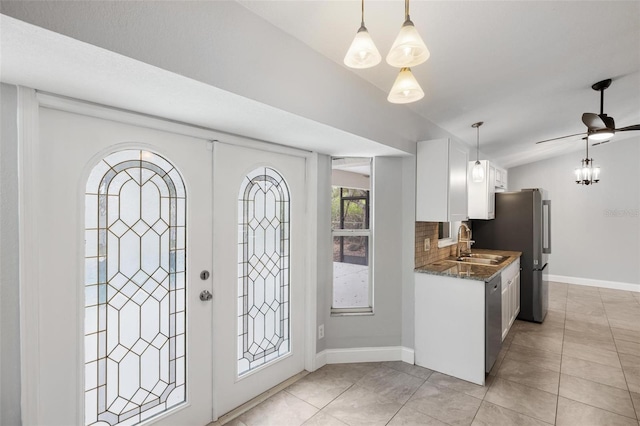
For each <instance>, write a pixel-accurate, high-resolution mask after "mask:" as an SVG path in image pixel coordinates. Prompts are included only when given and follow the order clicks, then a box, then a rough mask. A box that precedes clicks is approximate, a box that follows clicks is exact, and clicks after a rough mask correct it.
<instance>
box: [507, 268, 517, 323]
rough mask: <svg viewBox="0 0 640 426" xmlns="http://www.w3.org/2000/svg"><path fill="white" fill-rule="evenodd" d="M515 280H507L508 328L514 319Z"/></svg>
mask: <svg viewBox="0 0 640 426" xmlns="http://www.w3.org/2000/svg"><path fill="white" fill-rule="evenodd" d="M514 283H515V278H512V279H511V280H509V308H510V309H511V312H510V314H509V327H511V325H512V324H513V321H515V319H516V289H515V284H514Z"/></svg>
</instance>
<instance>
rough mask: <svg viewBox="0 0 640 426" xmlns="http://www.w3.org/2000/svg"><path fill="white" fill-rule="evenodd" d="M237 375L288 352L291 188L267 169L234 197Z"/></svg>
mask: <svg viewBox="0 0 640 426" xmlns="http://www.w3.org/2000/svg"><path fill="white" fill-rule="evenodd" d="M238 216H239V217H238V228H239V229H238V264H239V268H238V375H239V376H242V375H243V374H246V373H248V372H250V371H251V370H253V369H255V368H258V367H260V366H262V365H265V364H267V363H269V362H272V361H274V360H276V359H277V358H279V357H281V356H283V355H286V354H288V353H289V352H290V348H291V345H290V340H289V335H290V323H289V311H290V308H289V295H290V288H289V286H290V282H289V281H290V275H289V271H290V268H289V188H288V186H287V183H286V182H285V180H284V178H283V177H282V176H281V175H280V173H278V172H277V171H276V170H274V169H273V168H270V167H260V168H257V169H255V170H253V171H252V172H250V173H249V174H247V176H246V177H245V179H244V180H243V182H242V184H241V187H240V192H239V195H238Z"/></svg>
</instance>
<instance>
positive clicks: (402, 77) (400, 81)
mask: <svg viewBox="0 0 640 426" xmlns="http://www.w3.org/2000/svg"><path fill="white" fill-rule="evenodd" d="M423 97H424V92H423V91H422V88H421V87H420V85H419V84H418V80H416V78H415V77H414V76H413V74H412V73H411V69H410V68H402V69H401V70H400V73H399V74H398V77H396V81H395V82H394V83H393V87H391V91H390V92H389V96H387V100H388V101H389V102H391V103H392V104H408V103H411V102H415V101H418V100H420V99H422V98H423Z"/></svg>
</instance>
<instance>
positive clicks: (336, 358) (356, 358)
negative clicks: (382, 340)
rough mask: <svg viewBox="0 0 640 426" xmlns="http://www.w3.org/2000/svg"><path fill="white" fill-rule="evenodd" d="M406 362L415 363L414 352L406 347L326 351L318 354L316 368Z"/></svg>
mask: <svg viewBox="0 0 640 426" xmlns="http://www.w3.org/2000/svg"><path fill="white" fill-rule="evenodd" d="M381 361H404V362H406V363H409V364H413V363H414V352H413V349H411V348H406V347H404V346H384V347H377V348H344V349H325V350H324V351H322V352H320V353H318V354H316V368H320V367H322V366H323V365H325V364H349V363H354V362H381Z"/></svg>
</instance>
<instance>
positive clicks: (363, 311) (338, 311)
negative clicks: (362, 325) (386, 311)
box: [331, 308, 373, 317]
mask: <svg viewBox="0 0 640 426" xmlns="http://www.w3.org/2000/svg"><path fill="white" fill-rule="evenodd" d="M367 315H373V308H331V316H332V317H355V316H367Z"/></svg>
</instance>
